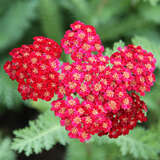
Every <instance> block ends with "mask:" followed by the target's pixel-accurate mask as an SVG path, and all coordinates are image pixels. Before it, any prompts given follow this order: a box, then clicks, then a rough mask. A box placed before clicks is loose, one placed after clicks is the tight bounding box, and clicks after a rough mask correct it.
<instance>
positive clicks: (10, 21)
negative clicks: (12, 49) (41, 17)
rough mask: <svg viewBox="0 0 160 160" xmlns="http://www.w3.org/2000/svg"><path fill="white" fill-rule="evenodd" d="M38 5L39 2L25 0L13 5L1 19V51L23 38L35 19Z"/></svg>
mask: <svg viewBox="0 0 160 160" xmlns="http://www.w3.org/2000/svg"><path fill="white" fill-rule="evenodd" d="M37 3H38V1H37V0H23V1H15V2H14V3H11V7H10V8H9V9H8V10H7V12H6V13H5V15H4V16H3V17H2V18H1V19H0V26H1V30H0V31H1V32H0V49H4V48H6V47H8V46H9V45H11V44H13V43H16V42H17V41H18V40H19V39H20V38H21V36H22V35H23V34H24V32H25V31H26V30H27V29H28V28H29V26H30V23H31V20H32V19H34V18H35V15H36V14H35V9H36V6H37ZM15 17H16V18H15ZM1 53H2V52H1Z"/></svg>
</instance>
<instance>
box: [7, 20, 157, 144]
mask: <svg viewBox="0 0 160 160" xmlns="http://www.w3.org/2000/svg"><path fill="white" fill-rule="evenodd" d="M71 28H72V30H68V31H67V32H66V33H65V35H64V38H63V39H62V41H61V45H62V48H64V51H65V52H66V53H67V54H71V58H72V59H73V60H74V62H73V63H72V64H69V63H67V62H66V63H63V64H62V65H61V66H59V65H60V63H59V60H58V59H57V58H59V57H60V55H61V52H62V49H61V47H60V46H59V45H58V44H57V43H56V42H55V41H53V40H50V39H48V38H44V37H35V38H34V40H35V41H34V43H33V44H32V45H23V46H22V47H21V48H16V49H13V50H12V51H11V52H10V55H11V56H12V57H13V60H12V61H8V62H7V63H6V64H5V66H4V69H5V71H6V72H7V73H8V75H9V76H10V78H11V79H13V80H14V79H16V80H17V81H18V82H19V87H18V90H19V92H20V93H21V95H22V97H23V99H33V100H37V99H38V98H41V99H44V100H46V101H49V100H51V98H52V97H53V96H54V93H56V94H57V96H58V99H57V100H55V101H53V102H52V110H53V111H54V112H55V115H56V116H58V117H60V118H61V125H62V126H65V128H66V130H68V131H69V136H70V137H71V138H78V139H79V140H80V141H81V142H84V141H86V140H88V139H89V138H90V137H91V136H92V135H94V134H98V135H99V136H102V135H108V136H109V137H110V138H117V137H118V136H120V135H125V134H128V133H129V130H131V129H133V128H134V127H135V126H136V124H137V122H145V121H146V120H147V118H146V116H145V112H147V107H146V105H145V103H144V102H143V101H141V100H140V97H139V96H138V95H137V94H136V93H140V94H141V95H142V96H144V95H145V92H147V91H150V87H151V86H152V85H153V82H154V81H155V76H154V74H153V71H154V70H155V63H156V60H155V58H154V56H153V54H152V53H150V52H149V53H148V52H147V51H145V50H143V49H142V48H141V47H140V46H138V47H136V46H134V45H128V46H126V47H124V48H120V47H119V48H118V51H117V52H115V53H113V55H112V56H111V57H110V58H109V57H107V56H104V55H103V54H102V52H103V51H104V47H103V46H102V45H101V41H100V38H99V36H98V35H97V34H96V30H95V28H94V27H93V26H90V25H85V24H83V23H81V22H80V21H77V22H75V23H73V24H71ZM93 52H98V54H97V55H94V54H92V53H93Z"/></svg>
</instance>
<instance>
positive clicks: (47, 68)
mask: <svg viewBox="0 0 160 160" xmlns="http://www.w3.org/2000/svg"><path fill="white" fill-rule="evenodd" d="M34 40H35V41H34V43H33V44H32V45H22V46H21V47H20V48H15V49H13V50H12V51H11V52H10V55H11V56H12V61H8V62H7V63H6V64H5V65H4V70H5V71H6V73H7V74H8V75H9V77H10V78H11V79H12V80H16V81H17V82H18V83H19V85H18V91H19V92H20V93H21V96H22V98H23V100H25V99H33V100H37V99H38V98H40V99H43V100H46V101H49V100H51V98H52V97H53V96H54V92H55V91H56V90H57V87H58V72H57V70H59V60H58V59H57V58H59V57H60V55H61V52H62V49H61V47H60V46H59V45H58V44H57V43H56V42H55V41H53V40H51V39H49V38H44V37H34Z"/></svg>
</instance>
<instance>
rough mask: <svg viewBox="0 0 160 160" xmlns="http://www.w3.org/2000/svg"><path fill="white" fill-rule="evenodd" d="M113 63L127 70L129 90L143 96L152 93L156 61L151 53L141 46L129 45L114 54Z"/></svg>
mask: <svg viewBox="0 0 160 160" xmlns="http://www.w3.org/2000/svg"><path fill="white" fill-rule="evenodd" d="M110 60H111V63H112V64H113V65H114V66H116V67H120V68H125V69H126V71H127V72H128V73H127V74H126V72H124V74H126V76H127V75H129V76H128V79H129V81H126V82H125V83H126V84H125V85H126V87H127V90H128V91H130V90H132V91H136V92H137V93H140V95H141V96H144V95H145V92H149V91H150V87H151V86H152V85H153V82H154V81H155V75H154V74H153V71H154V70H155V63H156V59H155V58H154V56H153V54H152V53H151V52H147V51H146V50H144V49H142V48H141V47H140V46H138V47H136V46H134V45H128V46H125V47H124V48H118V51H117V52H115V53H113V54H112V56H111V58H110Z"/></svg>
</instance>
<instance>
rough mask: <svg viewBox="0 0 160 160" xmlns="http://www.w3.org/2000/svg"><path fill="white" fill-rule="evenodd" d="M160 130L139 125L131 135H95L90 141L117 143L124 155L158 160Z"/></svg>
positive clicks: (146, 159)
mask: <svg viewBox="0 0 160 160" xmlns="http://www.w3.org/2000/svg"><path fill="white" fill-rule="evenodd" d="M158 131H159V130H157V131H153V130H152V129H150V130H144V129H143V128H140V127H137V128H135V129H133V131H131V132H130V134H129V135H126V136H120V137H119V138H117V139H110V138H108V136H103V137H98V136H94V137H93V138H92V139H91V140H90V141H89V143H96V144H100V145H102V144H105V143H109V144H110V143H115V144H117V145H118V146H119V147H120V150H121V153H122V155H123V156H125V155H128V154H130V155H132V156H133V157H134V158H136V159H137V158H139V159H141V158H142V159H145V160H150V159H154V160H156V159H157V158H158V152H159V148H160V144H159V140H160V137H159V132H158Z"/></svg>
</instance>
